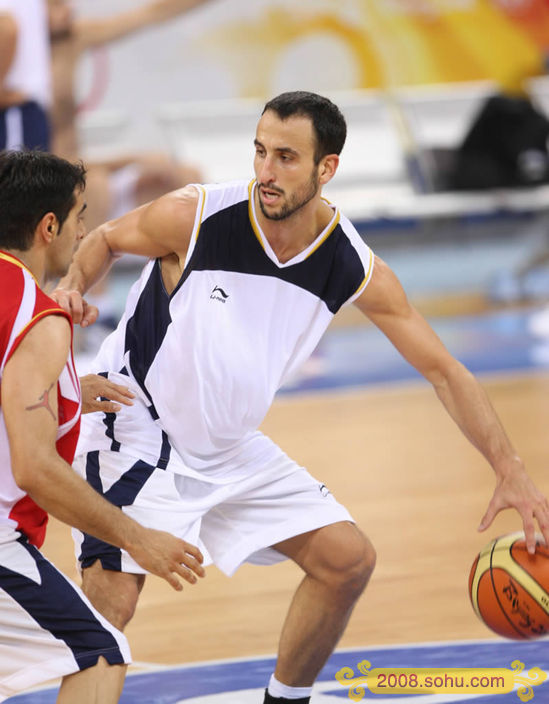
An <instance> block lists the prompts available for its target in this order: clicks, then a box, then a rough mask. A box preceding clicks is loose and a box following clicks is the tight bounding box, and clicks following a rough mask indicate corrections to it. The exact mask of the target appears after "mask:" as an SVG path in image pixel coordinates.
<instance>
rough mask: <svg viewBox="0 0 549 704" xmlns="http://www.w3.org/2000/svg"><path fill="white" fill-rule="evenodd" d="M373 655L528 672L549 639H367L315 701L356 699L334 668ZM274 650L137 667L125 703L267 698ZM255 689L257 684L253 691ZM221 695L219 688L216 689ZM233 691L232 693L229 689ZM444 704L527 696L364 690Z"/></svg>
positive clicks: (542, 659)
mask: <svg viewBox="0 0 549 704" xmlns="http://www.w3.org/2000/svg"><path fill="white" fill-rule="evenodd" d="M363 660H368V661H369V662H370V664H371V667H370V669H373V668H378V667H382V668H393V667H394V668H402V667H410V668H447V669H452V668H471V667H473V668H482V669H487V668H503V669H506V670H510V669H512V668H511V663H513V662H514V661H515V660H519V661H520V662H521V663H523V664H524V671H523V674H524V675H526V676H527V673H528V671H529V670H530V669H531V668H533V667H539V668H540V669H541V670H543V671H548V670H549V647H548V642H547V640H540V641H532V642H514V641H506V640H490V641H472V642H464V643H463V642H462V643H460V642H457V643H454V642H452V643H429V644H420V645H412V646H410V645H408V646H397V647H393V646H386V647H379V646H378V647H364V648H362V649H360V650H359V649H352V650H341V651H337V652H336V653H334V654H333V655H332V657H331V658H330V659H329V661H328V663H327V665H326V666H325V667H324V669H323V670H322V672H321V674H320V676H319V678H318V683H317V685H316V691H315V692H314V693H313V698H312V700H313V702H314V703H316V702H318V704H328V703H329V702H333V703H334V704H337V702H342V701H344V700H347V701H351V700H350V698H349V690H348V689H347V688H345V687H343V686H342V685H339V684H338V683H337V682H336V680H335V674H336V672H337V671H338V670H340V669H341V668H343V667H349V668H351V670H353V672H354V674H355V675H356V676H359V674H360V673H359V671H358V669H357V664H358V663H359V662H362V661H363ZM274 663H275V659H274V657H267V658H251V659H239V660H231V661H221V662H213V663H200V664H194V665H186V666H181V667H167V668H165V669H164V668H163V669H158V670H156V671H153V672H146V673H138V674H130V675H129V676H128V677H127V679H126V684H125V687H124V692H123V694H122V697H121V699H120V704H177V703H178V702H185V701H187V700H192V701H193V704H194V702H196V703H197V704H198V702H199V701H203V698H204V702H208V703H209V702H212V704H213V702H214V701H215V702H218V704H224V703H226V704H235V703H236V702H239V704H246V703H247V702H250V703H251V702H256V703H257V704H261V702H262V700H263V696H262V691H263V689H264V688H265V686H266V683H267V682H268V680H269V677H270V675H271V673H272V671H273V668H274ZM250 690H253V691H250ZM56 691H57V690H56V689H51V688H49V689H46V690H41V691H35V692H32V693H28V694H24V695H19V696H17V697H12V698H10V699H8V700H7V701H8V702H9V704H54V702H55V696H56ZM532 691H533V694H534V698H533V700H532V701H533V702H534V703H536V702H539V704H544V703H545V704H546V703H547V702H548V701H549V682H548V681H546V682H545V683H544V684H542V685H539V686H537V687H533V688H532ZM217 695H218V696H217ZM225 695H226V696H225ZM427 700H428V702H429V703H430V704H437V703H439V702H440V703H442V702H445V703H447V702H461V701H466V702H468V704H485V703H486V704H492V703H495V702H497V704H510V703H511V702H514V703H515V704H520V700H519V699H518V697H517V693H516V692H511V693H508V694H497V695H486V694H480V695H479V696H476V695H475V694H467V695H464V694H459V692H458V693H456V695H455V697H454V696H453V695H449V694H430V695H391V696H387V697H386V696H381V695H377V694H372V693H371V692H369V691H368V690H366V692H365V696H364V699H363V701H365V702H372V704H374V702H377V703H378V704H383V703H384V702H389V701H391V702H392V701H398V702H401V701H402V702H404V701H405V702H407V704H423V703H424V702H426V701H427Z"/></svg>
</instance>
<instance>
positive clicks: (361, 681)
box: [335, 660, 547, 702]
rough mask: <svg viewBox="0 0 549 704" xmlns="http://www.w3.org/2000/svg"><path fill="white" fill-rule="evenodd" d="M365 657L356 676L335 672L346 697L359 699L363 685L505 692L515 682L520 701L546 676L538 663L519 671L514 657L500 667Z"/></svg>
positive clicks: (404, 690) (388, 690)
mask: <svg viewBox="0 0 549 704" xmlns="http://www.w3.org/2000/svg"><path fill="white" fill-rule="evenodd" d="M370 667H371V664H370V662H368V660H363V661H362V662H360V663H358V665H357V668H358V670H359V672H360V673H362V674H361V675H360V676H358V677H357V676H355V673H354V671H353V670H352V668H350V667H344V668H342V669H341V670H339V671H338V672H337V673H336V676H335V677H336V680H337V681H338V682H339V683H340V684H341V685H343V686H344V687H348V688H349V699H351V700H352V701H355V702H359V701H361V699H363V698H364V696H365V694H366V688H368V690H369V691H370V692H371V693H372V694H384V695H394V694H477V695H484V694H505V693H508V692H512V691H513V690H514V689H515V688H516V687H517V686H518V690H517V696H518V698H519V699H520V700H521V701H523V702H527V701H530V700H531V699H532V698H533V697H534V690H533V687H536V686H538V685H540V684H542V683H543V682H545V680H546V679H547V674H546V673H545V672H543V671H542V670H541V669H540V668H539V667H533V668H531V669H530V670H529V671H528V673H527V674H523V670H524V664H523V663H521V662H519V661H518V660H515V661H514V662H512V663H511V668H512V669H511V670H508V669H504V668H432V669H431V668H429V669H426V668H407V667H404V668H397V667H395V668H374V669H372V670H371V669H370Z"/></svg>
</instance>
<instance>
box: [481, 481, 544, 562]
mask: <svg viewBox="0 0 549 704" xmlns="http://www.w3.org/2000/svg"><path fill="white" fill-rule="evenodd" d="M506 508H514V509H516V510H517V511H518V512H519V513H520V516H521V518H522V523H523V527H524V535H525V538H526V546H527V549H528V552H529V553H530V554H534V552H535V550H536V521H537V523H538V526H539V528H540V530H541V533H542V535H543V537H544V539H545V543H546V544H547V545H549V502H548V501H547V498H546V497H545V496H544V495H543V494H542V493H541V492H540V491H539V489H538V488H537V487H536V485H535V484H534V482H533V481H532V480H531V478H530V476H529V475H528V473H527V472H526V470H525V469H523V468H521V469H517V470H516V471H514V472H510V473H509V474H507V475H505V476H504V477H502V478H501V479H498V484H497V486H496V489H495V491H494V495H493V496H492V500H491V501H490V504H489V505H488V510H487V511H486V513H485V514H484V516H483V518H482V521H481V522H480V525H479V527H478V529H479V531H484V530H486V529H487V528H488V527H489V526H490V525H491V524H492V521H493V520H494V518H495V517H496V515H497V514H498V513H499V512H500V511H503V510H504V509H506Z"/></svg>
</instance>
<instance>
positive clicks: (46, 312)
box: [15, 308, 71, 340]
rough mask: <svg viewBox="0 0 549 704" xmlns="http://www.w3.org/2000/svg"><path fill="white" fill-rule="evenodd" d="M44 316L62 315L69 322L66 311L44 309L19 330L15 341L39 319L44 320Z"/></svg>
mask: <svg viewBox="0 0 549 704" xmlns="http://www.w3.org/2000/svg"><path fill="white" fill-rule="evenodd" d="M46 315H62V316H63V317H64V318H67V320H68V321H69V322H70V320H71V317H70V315H69V314H68V313H67V311H65V310H63V309H62V308H46V309H45V310H41V311H40V313H37V314H36V315H35V316H33V317H32V318H31V319H30V320H29V322H28V323H27V324H26V325H25V326H24V327H22V328H21V330H20V331H19V332H18V333H17V335H16V336H15V339H16V340H17V339H18V338H19V337H21V335H23V334H24V333H25V331H26V330H28V328H30V327H31V326H32V325H34V324H35V323H37V322H38V321H39V320H40V319H41V318H44V317H45V316H46Z"/></svg>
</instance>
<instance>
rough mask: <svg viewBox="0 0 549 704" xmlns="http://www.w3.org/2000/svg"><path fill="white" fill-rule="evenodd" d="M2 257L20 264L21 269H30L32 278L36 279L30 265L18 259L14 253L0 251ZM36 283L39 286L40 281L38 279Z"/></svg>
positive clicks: (11, 262) (16, 264)
mask: <svg viewBox="0 0 549 704" xmlns="http://www.w3.org/2000/svg"><path fill="white" fill-rule="evenodd" d="M0 259H3V260H4V261H6V262H10V264H15V266H18V267H19V268H20V269H24V270H25V271H28V272H29V274H30V275H31V276H32V278H33V279H34V280H35V281H36V276H35V275H34V274H33V273H32V271H31V270H30V269H29V267H28V266H26V264H23V262H22V261H21V260H20V259H17V257H14V256H13V255H12V254H7V252H0ZM36 285H37V286H38V281H36Z"/></svg>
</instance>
